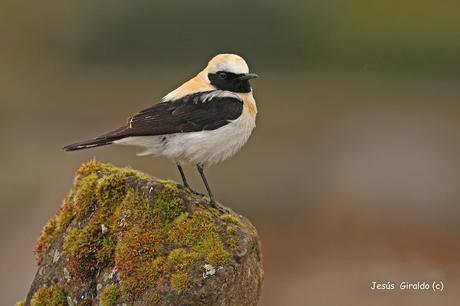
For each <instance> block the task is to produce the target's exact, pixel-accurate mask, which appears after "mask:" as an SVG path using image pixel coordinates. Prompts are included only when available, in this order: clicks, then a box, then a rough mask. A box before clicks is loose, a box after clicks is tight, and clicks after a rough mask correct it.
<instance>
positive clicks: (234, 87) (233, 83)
mask: <svg viewBox="0 0 460 306" xmlns="http://www.w3.org/2000/svg"><path fill="white" fill-rule="evenodd" d="M244 76H245V74H236V73H232V72H226V71H218V72H216V73H209V74H208V78H209V80H210V81H211V84H212V85H214V86H215V87H216V88H218V89H220V90H228V91H233V92H251V84H249V80H248V79H245V78H244ZM242 77H243V79H240V78H242Z"/></svg>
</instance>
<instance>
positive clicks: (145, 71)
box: [0, 0, 460, 306]
mask: <svg viewBox="0 0 460 306" xmlns="http://www.w3.org/2000/svg"><path fill="white" fill-rule="evenodd" d="M459 10H460V3H459V2H458V1H455V0H444V1H434V0H419V1H411V0H399V1H393V0H388V1H381V0H380V1H375V0H351V1H339V0H329V1H321V0H309V1H294V0H292V1H275V0H265V1H261V0H257V1H243V0H234V1H225V2H224V1H215V0H214V1H211V0H202V1H176V0H169V1H164V0H161V1H147V0H137V1H121V0H112V1H107V0H102V1H49V0H44V1H39V2H30V1H27V2H26V1H21V0H19V1H18V0H1V2H0V20H1V23H2V26H1V27H0V38H1V40H0V137H1V145H0V146H1V150H0V158H1V161H2V167H1V174H0V243H1V249H0V283H1V286H0V304H1V305H12V304H14V302H16V301H18V300H20V299H22V298H23V297H25V295H26V293H27V291H28V288H29V285H30V282H31V280H32V278H33V276H34V273H35V269H36V268H35V264H34V258H33V248H34V244H35V241H36V238H37V237H38V235H39V232H40V230H41V228H42V227H43V226H44V224H45V223H46V222H47V220H48V219H49V218H50V217H51V216H53V215H54V214H55V212H56V211H57V210H58V208H59V207H60V205H61V201H62V199H63V198H64V197H65V195H66V194H67V192H68V191H69V189H70V187H71V185H72V179H73V175H74V171H75V170H76V168H77V167H78V166H79V164H80V163H81V162H84V161H87V160H88V159H90V158H93V157H96V158H97V159H98V160H100V161H104V162H111V163H114V164H116V165H118V166H126V165H129V166H132V167H134V168H137V169H141V170H143V171H145V172H148V173H151V174H153V175H155V176H158V177H161V178H172V179H175V180H179V177H178V173H177V171H176V169H175V166H174V164H172V163H171V162H168V161H166V160H162V159H158V158H151V157H135V155H134V153H136V151H137V150H136V149H135V148H126V147H104V148H100V149H95V150H89V151H80V152H77V153H64V152H63V151H61V147H62V146H64V145H66V144H69V143H71V142H75V141H78V140H83V139H87V138H90V137H93V136H96V135H99V134H101V133H103V132H106V131H107V130H110V129H112V128H115V127H118V126H119V125H120V124H121V123H124V122H125V120H126V119H127V117H128V115H129V114H133V113H135V112H137V111H138V110H141V109H142V108H145V107H148V106H149V105H151V104H152V103H155V102H157V101H159V100H160V98H161V97H162V96H163V95H164V94H166V93H167V92H168V91H170V90H172V89H174V88H175V87H176V86H177V85H179V84H180V83H181V82H182V81H184V80H186V79H188V78H190V77H192V76H193V75H194V74H195V73H197V72H198V71H199V70H201V69H202V68H203V67H204V66H205V65H206V63H207V61H208V60H209V58H211V57H212V56H214V55H215V54H217V53H221V52H232V53H237V54H240V55H242V56H243V57H245V59H246V60H247V61H248V63H249V65H250V67H251V70H252V71H253V72H256V73H258V74H259V75H260V76H261V77H260V78H259V79H257V80H255V81H254V82H253V88H254V91H255V96H256V99H257V102H258V107H259V117H258V122H257V128H256V130H255V133H254V134H253V136H252V138H251V139H250V141H249V143H248V144H247V145H246V146H245V147H244V149H243V150H242V151H241V152H240V153H239V154H238V155H236V157H234V158H233V159H232V160H229V161H227V162H226V163H224V164H221V165H218V166H215V167H213V168H211V169H209V171H208V173H209V179H210V181H211V184H212V187H213V188H214V191H215V193H216V194H217V197H218V199H220V201H221V202H222V203H224V204H225V205H228V206H230V207H232V208H234V209H235V210H236V211H238V212H240V213H241V214H244V215H246V216H247V217H249V218H250V219H251V220H252V221H253V223H254V224H255V225H256V227H257V228H258V230H259V233H260V235H261V238H262V241H263V254H264V265H265V271H266V272H265V286H264V291H263V297H262V301H261V305H328V306H329V305H377V306H378V305H418V306H420V305H422V306H423V305H454V304H456V303H458V300H459V299H460V290H459V289H460V243H459V239H460V218H459V217H460V205H459V204H460V174H459V173H460V162H459V156H460V120H459V112H460V18H459V17H458V12H459ZM186 171H187V173H188V174H189V175H190V176H191V177H192V178H193V180H192V182H193V184H194V185H195V186H197V187H199V188H200V189H201V190H203V189H204V188H203V187H202V184H201V181H200V180H199V178H198V176H197V175H196V173H195V171H194V169H193V168H192V167H188V168H186ZM433 280H442V281H443V282H444V284H445V291H444V292H442V293H433V292H417V291H409V292H404V291H399V290H394V291H386V292H382V291H380V292H376V291H371V290H370V289H369V288H370V285H371V282H372V281H382V282H386V281H392V282H395V283H397V284H398V283H399V282H401V281H430V282H431V281H433Z"/></svg>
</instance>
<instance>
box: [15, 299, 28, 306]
mask: <svg viewBox="0 0 460 306" xmlns="http://www.w3.org/2000/svg"><path fill="white" fill-rule="evenodd" d="M25 304H26V302H25V301H24V300H22V301H19V302H17V303H16V305H15V306H24V305H25Z"/></svg>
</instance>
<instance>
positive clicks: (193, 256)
mask: <svg viewBox="0 0 460 306" xmlns="http://www.w3.org/2000/svg"><path fill="white" fill-rule="evenodd" d="M199 259H200V254H198V253H197V252H187V251H186V250H185V249H184V248H178V249H175V250H173V251H171V253H169V256H168V259H167V261H166V264H165V267H164V269H165V271H166V272H170V271H172V270H173V269H174V268H176V267H180V268H184V267H187V266H191V265H193V264H194V263H195V262H197V261H198V260H199Z"/></svg>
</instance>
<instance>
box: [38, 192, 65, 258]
mask: <svg viewBox="0 0 460 306" xmlns="http://www.w3.org/2000/svg"><path fill="white" fill-rule="evenodd" d="M73 218H74V210H73V206H72V203H71V202H70V200H69V198H66V199H65V200H64V203H63V205H62V207H61V209H60V210H59V212H58V213H57V214H56V216H54V217H53V218H52V219H50V221H48V223H47V224H46V225H45V227H44V228H43V230H42V232H41V234H40V238H39V239H38V242H37V245H36V246H35V257H36V260H37V262H40V261H41V260H42V257H43V252H44V251H45V250H47V249H48V247H49V246H50V245H51V243H52V242H53V241H54V240H55V239H56V237H57V236H58V235H59V234H61V233H62V232H64V230H65V229H66V228H67V227H68V226H69V224H70V223H71V222H72V219H73Z"/></svg>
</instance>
